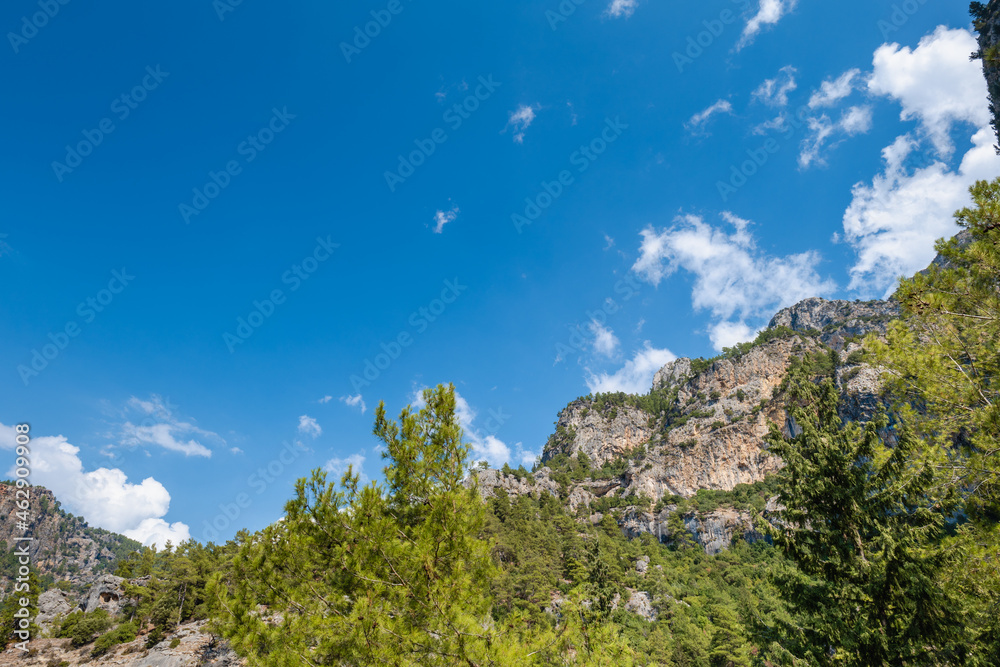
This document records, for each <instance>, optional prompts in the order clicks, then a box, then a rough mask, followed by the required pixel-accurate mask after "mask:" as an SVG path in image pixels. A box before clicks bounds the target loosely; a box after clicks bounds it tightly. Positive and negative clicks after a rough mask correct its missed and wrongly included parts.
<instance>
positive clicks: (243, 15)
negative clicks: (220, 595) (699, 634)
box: [0, 0, 1000, 544]
mask: <svg viewBox="0 0 1000 667" xmlns="http://www.w3.org/2000/svg"><path fill="white" fill-rule="evenodd" d="M0 24H2V26H3V27H4V32H5V33H6V42H7V45H6V46H3V47H0V51H2V50H3V49H6V51H5V52H0V58H2V59H3V60H4V61H5V62H4V66H3V67H2V69H0V77H2V82H3V85H4V87H5V89H6V90H7V91H8V94H7V100H8V101H7V103H6V104H4V105H3V106H2V107H0V115H2V119H3V121H4V126H5V127H6V128H7V132H6V137H7V138H6V144H5V150H4V151H3V152H2V153H0V169H2V170H3V177H4V183H5V197H4V199H5V203H6V209H7V213H6V214H5V216H4V220H3V222H2V223H0V235H3V236H2V237H0V309H2V310H0V340H2V341H3V344H2V346H0V372H2V373H3V375H4V378H5V379H4V380H3V384H2V385H0V387H2V392H3V393H2V394H0V398H2V401H0V447H2V448H4V449H7V450H10V449H12V448H13V445H14V436H13V430H12V427H13V426H14V425H16V424H19V423H29V424H31V428H32V435H33V437H34V438H35V445H34V449H35V458H34V460H33V466H34V472H33V479H34V481H35V482H36V483H38V484H44V485H46V486H48V487H50V488H52V489H53V490H55V491H56V492H57V494H58V495H59V497H60V498H61V499H62V500H63V503H64V505H65V506H66V507H67V508H68V509H69V510H70V511H73V512H74V513H77V514H83V515H84V516H86V517H87V518H88V520H90V521H91V523H93V524H94V525H100V526H103V527H106V528H109V529H112V530H117V531H119V532H125V533H126V534H129V535H130V536H133V537H136V538H137V539H140V540H142V541H145V542H148V543H151V542H154V541H156V542H159V543H160V544H162V543H163V542H164V541H165V540H166V539H168V538H170V539H173V540H174V541H175V542H176V541H177V540H179V539H183V538H186V537H187V536H191V537H194V538H196V539H199V540H201V541H206V540H208V539H215V540H224V539H227V538H229V537H231V536H232V534H233V533H234V532H235V531H236V530H237V529H238V528H240V527H247V528H251V529H257V528H260V527H262V526H264V525H266V524H267V523H269V522H271V521H274V520H275V519H276V518H278V517H279V516H280V514H281V508H282V505H283V503H284V501H285V500H286V499H287V498H288V497H289V496H290V494H291V490H292V485H293V483H294V481H295V479H296V478H298V477H301V476H303V475H306V474H307V473H308V471H309V470H311V469H313V468H317V467H326V468H327V469H329V470H331V471H335V472H338V474H339V471H341V470H343V468H344V467H346V465H347V464H348V463H354V464H355V465H357V466H359V467H360V469H361V470H362V471H363V472H364V474H365V475H366V476H367V477H368V478H372V479H377V478H378V475H379V471H380V468H381V463H380V458H379V452H378V450H377V442H376V441H375V439H374V438H373V436H371V422H372V411H373V409H374V407H375V405H377V403H378V401H379V400H385V401H386V403H387V406H388V408H389V410H390V412H391V413H392V414H397V413H398V411H399V410H400V409H401V408H402V407H403V406H404V405H406V404H407V403H409V402H411V401H412V400H413V399H414V396H415V394H416V392H417V391H419V389H420V388H422V387H425V386H430V385H434V384H437V383H440V382H454V383H455V385H456V387H457V389H458V391H459V393H460V395H461V398H462V400H461V408H462V418H463V420H464V422H465V424H466V426H467V431H468V432H469V438H470V441H471V442H472V445H473V448H474V450H475V453H476V458H479V459H487V460H489V461H490V462H491V463H493V464H501V463H503V462H504V461H505V460H509V461H511V462H512V463H514V464H515V465H517V464H518V463H521V462H530V461H531V460H533V458H534V457H535V456H536V455H537V454H538V453H539V451H540V449H541V447H542V445H543V444H544V442H545V439H546V438H547V436H548V434H549V432H550V431H551V428H552V422H553V420H554V419H555V417H556V414H557V412H558V410H559V409H560V408H562V407H563V406H564V405H565V404H566V403H567V402H568V401H570V400H572V399H574V398H575V397H577V396H579V395H584V394H587V393H588V392H590V391H592V390H593V391H599V390H619V389H621V390H627V391H646V390H647V389H648V386H649V383H650V380H651V378H652V374H653V373H654V372H655V370H656V369H657V368H658V367H659V366H661V365H662V364H663V363H666V362H667V361H669V360H671V359H673V358H674V357H675V356H700V355H711V354H714V353H715V352H716V351H717V350H718V349H720V348H721V347H722V346H725V345H731V344H733V343H735V342H737V341H739V340H745V339H748V338H752V337H753V335H754V332H755V331H757V330H758V329H759V328H760V327H762V326H764V325H765V324H766V323H767V320H768V319H769V317H770V316H771V315H772V314H773V313H774V312H775V311H776V310H777V309H779V308H780V307H783V306H786V305H790V304H792V303H794V302H795V301H798V300H799V299H801V298H805V297H808V296H816V295H819V296H827V297H839V298H852V299H853V298H868V297H878V296H882V295H883V294H885V293H886V292H887V291H890V290H891V288H892V284H893V281H894V280H895V278H896V277H897V276H898V275H900V274H908V273H912V272H913V271H915V270H917V269H919V268H922V267H923V266H925V265H926V264H927V263H928V262H929V260H930V259H931V258H932V256H933V251H932V245H933V241H934V239H936V238H938V237H940V236H944V235H950V234H951V233H953V231H954V225H953V223H952V221H951V217H950V216H951V213H952V211H953V210H954V209H955V208H958V207H959V206H961V205H964V204H965V202H966V201H967V193H966V189H967V187H968V185H970V184H971V183H972V182H973V181H974V180H975V179H977V178H992V177H994V176H996V175H997V173H998V172H1000V169H998V167H1000V161H998V158H997V157H996V155H995V154H994V151H993V148H992V143H993V142H994V141H995V138H994V137H993V136H992V134H991V131H990V129H989V127H988V118H987V102H986V90H985V84H984V83H983V81H982V76H981V73H980V71H979V64H978V63H970V62H969V60H968V54H969V53H970V52H971V51H972V50H973V49H974V48H975V47H974V39H973V37H972V35H971V34H970V32H969V30H970V24H969V19H968V16H967V13H966V4H965V3H926V4H922V3H921V2H920V1H919V0H910V2H908V3H892V2H872V1H870V0H868V1H866V2H854V1H848V2H842V3H835V4H831V3H813V2H801V3H797V2H796V0H745V1H740V2H733V1H731V0H719V1H715V2H706V3H697V4H691V5H690V6H680V5H677V4H676V3H657V2H652V1H651V0H638V1H635V0H614V1H613V2H611V1H610V0H582V1H580V2H574V1H570V0H567V1H565V2H562V3H561V4H560V2H557V1H556V0H543V1H532V2H508V3H457V2H443V3H424V2H419V1H418V2H413V1H412V0H398V1H394V2H388V1H386V2H372V3H358V2H352V3H347V4H340V5H337V6H329V5H328V4H327V3H318V2H298V3H291V4H285V5H281V6H278V5H273V4H272V5H266V4H262V3H253V2H243V3H240V4H238V5H235V6H233V5H231V4H229V2H228V1H227V0H218V1H216V2H214V3H213V2H212V1H211V0H199V1H198V2H190V1H184V0H182V1H179V2H175V3H169V4H164V5H162V6H158V7H149V6H138V5H135V4H134V3H122V2H112V3H103V4H101V5H100V6H94V5H88V4H86V3H78V2H72V1H70V2H67V3H66V4H59V3H58V2H56V1H55V0H41V2H39V1H38V0H34V1H29V0H17V1H16V2H11V3H7V5H6V6H5V9H4V11H3V16H2V17H0ZM366 31H367V34H366ZM213 524H214V527H213Z"/></svg>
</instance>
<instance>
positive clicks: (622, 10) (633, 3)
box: [607, 0, 639, 18]
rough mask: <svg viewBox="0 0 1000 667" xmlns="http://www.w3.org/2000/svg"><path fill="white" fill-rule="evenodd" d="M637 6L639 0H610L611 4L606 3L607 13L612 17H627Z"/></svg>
mask: <svg viewBox="0 0 1000 667" xmlns="http://www.w3.org/2000/svg"><path fill="white" fill-rule="evenodd" d="M638 6H639V0H612V2H611V4H610V5H608V9H607V15H608V16H613V17H614V18H621V17H622V16H624V17H625V18H628V17H630V16H632V14H633V13H635V9H636V7H638Z"/></svg>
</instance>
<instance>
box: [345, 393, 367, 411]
mask: <svg viewBox="0 0 1000 667" xmlns="http://www.w3.org/2000/svg"><path fill="white" fill-rule="evenodd" d="M340 400H341V402H342V403H344V404H345V405H349V406H350V407H352V408H358V409H360V410H361V414H365V413H366V412H368V406H367V405H365V399H364V397H362V396H361V394H356V395H354V396H341V397H340Z"/></svg>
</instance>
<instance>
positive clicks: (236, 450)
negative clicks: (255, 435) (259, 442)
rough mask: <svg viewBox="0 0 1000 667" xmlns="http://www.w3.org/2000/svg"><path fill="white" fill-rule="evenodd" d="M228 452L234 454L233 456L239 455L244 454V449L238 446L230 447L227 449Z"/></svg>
mask: <svg viewBox="0 0 1000 667" xmlns="http://www.w3.org/2000/svg"><path fill="white" fill-rule="evenodd" d="M229 453H230V454H233V455H235V456H239V455H240V454H245V453H246V452H244V451H243V450H242V449H240V448H239V447H231V448H230V449H229Z"/></svg>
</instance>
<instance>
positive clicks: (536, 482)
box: [465, 468, 559, 498]
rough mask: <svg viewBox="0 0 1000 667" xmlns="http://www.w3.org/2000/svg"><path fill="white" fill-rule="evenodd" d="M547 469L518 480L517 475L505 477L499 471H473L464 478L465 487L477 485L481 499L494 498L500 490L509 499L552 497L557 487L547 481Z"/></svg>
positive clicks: (550, 481)
mask: <svg viewBox="0 0 1000 667" xmlns="http://www.w3.org/2000/svg"><path fill="white" fill-rule="evenodd" d="M551 472H552V471H551V470H549V469H548V468H542V469H541V470H538V471H536V472H534V473H532V474H531V475H530V476H528V477H527V478H525V479H518V477H517V475H513V474H510V475H505V474H504V473H503V472H502V471H500V470H493V469H487V470H474V471H473V472H472V474H470V475H469V477H468V478H466V481H465V483H466V484H467V485H472V484H478V485H479V494H480V495H481V496H482V497H483V498H494V497H496V495H497V490H498V489H502V490H503V491H504V492H506V494H507V495H508V496H509V497H511V498H517V497H518V496H525V495H535V496H537V494H539V493H548V494H550V495H553V496H558V495H559V485H558V484H556V483H555V482H553V481H552V480H551V479H549V473H551Z"/></svg>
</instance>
